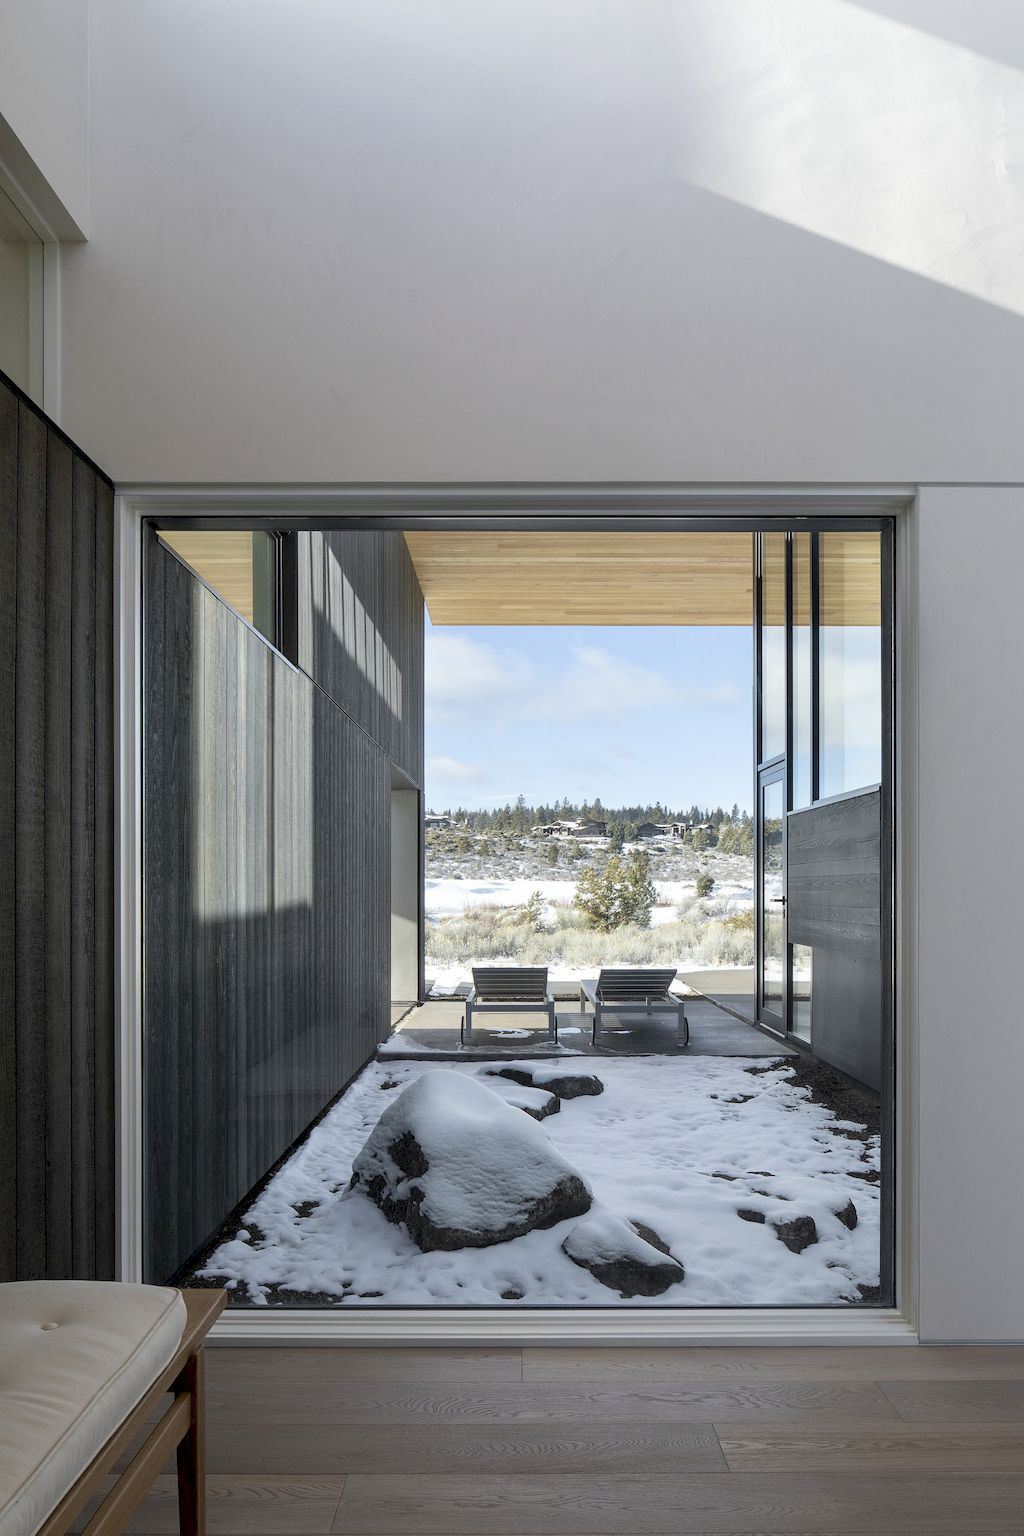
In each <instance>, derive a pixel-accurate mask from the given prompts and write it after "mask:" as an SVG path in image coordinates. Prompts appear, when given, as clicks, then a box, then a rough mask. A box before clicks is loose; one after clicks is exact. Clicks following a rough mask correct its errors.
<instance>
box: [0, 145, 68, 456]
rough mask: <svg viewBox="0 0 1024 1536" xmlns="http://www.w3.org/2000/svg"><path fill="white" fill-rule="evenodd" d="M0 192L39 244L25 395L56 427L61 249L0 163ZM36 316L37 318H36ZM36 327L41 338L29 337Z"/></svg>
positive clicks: (46, 220) (49, 229) (34, 273)
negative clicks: (38, 301)
mask: <svg viewBox="0 0 1024 1536" xmlns="http://www.w3.org/2000/svg"><path fill="white" fill-rule="evenodd" d="M0 192H3V193H4V195H5V196H6V197H8V198H9V199H10V201H11V202H12V203H13V204H14V206H15V208H16V209H17V211H18V212H19V213H20V214H21V216H22V218H23V219H24V220H25V223H26V224H27V225H28V226H29V228H30V229H31V230H32V231H33V233H34V234H35V235H36V237H37V239H38V240H40V241H41V243H42V253H41V261H40V264H39V269H38V271H33V273H32V276H31V279H30V281H31V282H32V283H33V284H34V283H36V282H38V283H39V284H40V285H41V287H42V296H41V298H42V302H41V304H39V306H38V308H37V306H36V304H33V305H32V320H31V322H30V323H31V326H32V330H30V335H29V349H30V364H29V368H30V372H29V381H28V388H27V389H26V390H25V393H26V394H27V395H28V397H29V399H30V400H32V401H34V403H35V404H36V405H38V406H39V408H40V410H42V411H45V413H46V415H47V416H49V418H50V420H51V421H54V422H56V423H57V424H58V426H59V425H60V412H61V245H60V240H59V238H58V236H57V234H56V233H55V231H54V229H53V227H52V225H51V224H50V222H49V220H48V219H47V218H46V217H45V215H44V214H43V213H41V212H40V210H39V207H38V205H37V204H36V203H35V202H34V201H33V200H32V199H31V198H30V197H29V196H28V194H27V193H26V192H25V190H24V188H23V187H22V185H21V183H20V182H19V181H18V180H17V179H16V177H14V176H13V175H12V174H11V172H10V170H9V169H8V168H7V167H6V166H5V164H4V163H3V161H0ZM37 316H39V317H40V318H36V317H37ZM37 326H39V327H41V334H32V331H34V330H35V328H36V327H37Z"/></svg>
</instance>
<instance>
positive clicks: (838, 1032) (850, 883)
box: [786, 790, 885, 1089]
mask: <svg viewBox="0 0 1024 1536" xmlns="http://www.w3.org/2000/svg"><path fill="white" fill-rule="evenodd" d="M881 834H882V824H881V795H880V792H879V791H878V790H869V791H868V792H867V793H865V794H862V795H852V796H850V797H848V798H846V799H843V800H836V801H832V802H831V803H829V802H826V803H825V804H823V805H816V806H811V807H810V808H809V809H807V810H804V811H794V812H792V813H791V814H790V815H789V817H788V818H787V821H786V858H787V896H788V903H787V907H786V913H787V918H788V937H789V941H790V943H792V944H809V945H810V946H811V949H812V958H811V1044H812V1049H813V1051H814V1054H815V1055H816V1056H820V1057H821V1059H822V1060H823V1061H827V1062H829V1063H830V1064H831V1065H832V1066H834V1067H838V1068H839V1069H840V1070H841V1071H843V1072H847V1073H849V1075H850V1076H851V1077H855V1078H857V1079H858V1080H859V1081H860V1082H862V1083H867V1084H868V1085H869V1087H872V1088H875V1089H880V1088H881V1084H882V1033H883V1029H882V1026H883V1019H884V1001H885V1000H884V998H883V993H882V979H883V978H882V868H881V847H882V835H881Z"/></svg>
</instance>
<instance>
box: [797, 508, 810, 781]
mask: <svg viewBox="0 0 1024 1536" xmlns="http://www.w3.org/2000/svg"><path fill="white" fill-rule="evenodd" d="M812 687H813V676H812V669H811V535H810V534H809V533H797V534H794V535H793V809H794V810H799V809H800V807H801V806H804V805H810V803H811V799H812V786H811V693H812Z"/></svg>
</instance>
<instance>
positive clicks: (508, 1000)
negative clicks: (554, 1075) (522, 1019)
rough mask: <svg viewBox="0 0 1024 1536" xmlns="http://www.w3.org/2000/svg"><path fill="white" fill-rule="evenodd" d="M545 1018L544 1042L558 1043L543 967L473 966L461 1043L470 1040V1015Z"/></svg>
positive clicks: (553, 1004) (552, 1000) (551, 993)
mask: <svg viewBox="0 0 1024 1536" xmlns="http://www.w3.org/2000/svg"><path fill="white" fill-rule="evenodd" d="M538 1010H542V1011H543V1012H544V1013H546V1014H547V1016H548V1039H549V1040H557V1039H558V1020H557V1019H556V1018H555V998H554V993H553V992H552V991H551V989H550V987H549V986H548V968H547V966H546V965H474V967H473V985H472V986H471V987H470V989H469V996H468V997H467V998H466V1013H465V1016H464V1018H463V1020H462V1039H463V1040H464V1041H466V1042H469V1041H471V1040H472V1038H473V1015H474V1013H483V1012H489V1013H536V1012H538Z"/></svg>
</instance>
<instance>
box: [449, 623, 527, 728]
mask: <svg viewBox="0 0 1024 1536" xmlns="http://www.w3.org/2000/svg"><path fill="white" fill-rule="evenodd" d="M424 666H425V671H426V707H427V719H428V720H446V719H452V718H456V719H459V720H460V721H464V722H466V723H470V722H471V721H472V717H473V715H474V714H475V713H476V712H477V711H480V710H486V711H487V712H491V711H493V710H494V709H495V708H496V707H497V706H499V705H502V704H505V703H508V702H512V703H514V702H515V701H516V700H517V699H520V698H522V697H523V696H524V695H529V693H530V692H531V690H532V689H534V688H535V687H536V678H535V675H534V671H533V667H532V666H531V664H530V662H529V661H528V660H527V659H526V657H525V656H519V655H517V654H516V653H515V652H514V651H498V650H496V649H495V647H494V646H493V645H487V644H486V643H485V642H483V641H480V640H470V639H469V638H468V637H467V636H465V635H439V634H430V635H428V636H427V642H426V653H425V657H424Z"/></svg>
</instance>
